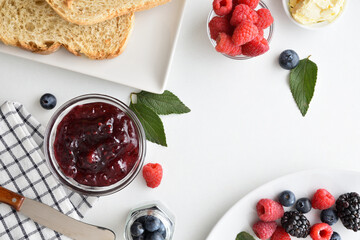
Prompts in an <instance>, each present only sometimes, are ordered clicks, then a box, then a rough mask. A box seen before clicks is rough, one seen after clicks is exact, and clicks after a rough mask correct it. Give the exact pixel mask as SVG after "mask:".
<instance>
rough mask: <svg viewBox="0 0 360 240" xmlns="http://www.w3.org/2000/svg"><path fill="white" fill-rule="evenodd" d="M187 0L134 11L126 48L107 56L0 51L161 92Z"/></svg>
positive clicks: (13, 49)
mask: <svg viewBox="0 0 360 240" xmlns="http://www.w3.org/2000/svg"><path fill="white" fill-rule="evenodd" d="M185 1H186V0H172V1H171V2H170V3H167V4H165V5H162V6H158V7H156V8H153V9H150V10H147V11H143V12H137V13H135V26H134V29H133V32H132V34H131V36H130V39H129V42H128V45H127V48H126V49H125V51H124V53H123V54H121V55H120V56H118V57H116V58H114V59H109V60H89V59H87V58H85V57H76V56H74V55H72V54H71V53H69V52H67V51H66V50H65V49H63V48H62V49H60V50H59V51H57V52H55V53H53V54H50V55H44V56H43V55H39V54H34V53H31V52H28V51H24V50H22V49H18V48H16V47H11V46H6V45H4V44H3V43H0V52H2V53H6V54H10V55H14V56H18V57H22V58H26V59H30V60H33V61H36V62H41V63H45V64H49V65H52V66H56V67H60V68H64V69H68V70H72V71H75V72H79V73H83V74H87V75H90V76H94V77H98V78H101V79H104V80H109V81H113V82H117V83H121V84H124V85H128V86H131V87H134V88H138V89H142V90H146V91H150V92H155V93H162V92H163V91H164V89H165V85H166V82H167V77H168V72H169V70H170V66H171V62H172V57H173V54H174V50H175V45H176V40H177V36H178V32H179V29H180V24H181V20H182V15H183V11H184V7H185Z"/></svg>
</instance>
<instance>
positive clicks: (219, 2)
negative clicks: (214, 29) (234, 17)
mask: <svg viewBox="0 0 360 240" xmlns="http://www.w3.org/2000/svg"><path fill="white" fill-rule="evenodd" d="M232 8H233V5H232V0H214V1H213V9H214V12H215V13H216V14H217V15H219V16H225V15H226V14H229V13H230V12H231V10H232Z"/></svg>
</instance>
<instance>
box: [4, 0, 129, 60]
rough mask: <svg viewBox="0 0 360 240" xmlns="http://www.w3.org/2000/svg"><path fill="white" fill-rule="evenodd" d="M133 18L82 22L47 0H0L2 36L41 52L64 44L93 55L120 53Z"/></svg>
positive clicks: (74, 51)
mask: <svg viewBox="0 0 360 240" xmlns="http://www.w3.org/2000/svg"><path fill="white" fill-rule="evenodd" d="M133 22H134V14H133V13H129V14H126V15H123V16H121V17H117V18H113V19H111V20H108V21H105V22H102V23H98V24H95V25H91V26H80V25H77V24H72V23H69V22H67V21H66V20H64V19H63V18H61V17H60V16H59V15H58V14H57V13H56V12H55V11H54V10H53V9H52V8H51V7H50V6H49V5H48V4H47V3H46V1H45V0H0V40H1V41H2V42H4V43H5V44H8V45H13V46H17V47H21V48H24V49H27V50H29V51H32V52H36V53H41V54H49V53H52V52H55V51H56V50H58V49H59V47H60V46H64V47H65V48H66V49H67V50H69V51H70V52H71V53H73V54H75V55H81V54H83V55H85V56H87V57H89V58H91V59H105V58H113V57H116V56H118V55H119V54H121V53H122V52H123V50H124V49H125V46H126V43H127V41H128V38H129V35H130V33H131V30H132V27H133Z"/></svg>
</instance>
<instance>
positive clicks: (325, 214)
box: [320, 208, 339, 226]
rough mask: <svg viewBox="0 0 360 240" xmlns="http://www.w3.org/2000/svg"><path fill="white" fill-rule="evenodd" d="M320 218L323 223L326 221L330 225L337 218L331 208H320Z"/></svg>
mask: <svg viewBox="0 0 360 240" xmlns="http://www.w3.org/2000/svg"><path fill="white" fill-rule="evenodd" d="M320 219H321V221H322V222H323V223H327V224H329V225H330V226H331V225H334V224H335V223H336V222H337V221H338V220H339V218H338V216H337V213H336V211H335V210H334V209H332V208H329V209H325V210H322V211H321V214H320Z"/></svg>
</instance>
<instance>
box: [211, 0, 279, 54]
mask: <svg viewBox="0 0 360 240" xmlns="http://www.w3.org/2000/svg"><path fill="white" fill-rule="evenodd" d="M259 6H261V7H262V8H265V9H268V10H269V8H268V6H267V5H266V4H265V3H264V2H263V1H262V0H260V2H259ZM214 16H217V15H216V14H215V12H214V10H213V9H211V10H210V12H209V15H208V18H207V22H206V24H207V25H206V29H207V34H208V38H209V40H210V43H211V44H212V46H213V47H214V48H215V47H216V41H215V40H214V39H212V38H211V34H210V29H209V22H210V21H211V19H212V18H213V17H214ZM274 25H275V24H274V23H272V24H271V25H270V27H269V30H268V34H267V37H266V40H267V41H268V43H269V44H270V42H271V39H272V36H273V34H274V28H275V26H274ZM221 54H222V55H224V56H225V57H228V58H230V59H234V60H247V59H251V58H253V57H249V56H245V55H238V56H230V55H227V54H225V53H221Z"/></svg>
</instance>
